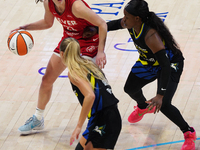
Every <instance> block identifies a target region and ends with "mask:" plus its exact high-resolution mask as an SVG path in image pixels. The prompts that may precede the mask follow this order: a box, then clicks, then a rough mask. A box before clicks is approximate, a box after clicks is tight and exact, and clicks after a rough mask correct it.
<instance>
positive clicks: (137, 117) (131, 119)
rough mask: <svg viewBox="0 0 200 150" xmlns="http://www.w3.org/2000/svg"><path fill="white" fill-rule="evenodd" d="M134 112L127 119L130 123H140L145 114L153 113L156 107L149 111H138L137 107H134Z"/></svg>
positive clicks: (147, 109)
mask: <svg viewBox="0 0 200 150" xmlns="http://www.w3.org/2000/svg"><path fill="white" fill-rule="evenodd" d="M134 109H135V110H134V111H133V112H132V113H131V114H130V116H129V117H128V121H129V122H130V123H136V122H138V121H140V120H141V119H142V118H143V116H144V115H145V114H146V113H154V111H155V109H156V106H155V107H154V108H153V109H152V110H150V109H149V108H146V109H140V108H139V107H138V106H134Z"/></svg>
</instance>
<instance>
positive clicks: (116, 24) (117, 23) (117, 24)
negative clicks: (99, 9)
mask: <svg viewBox="0 0 200 150" xmlns="http://www.w3.org/2000/svg"><path fill="white" fill-rule="evenodd" d="M121 20H122V18H121V19H118V20H112V21H109V22H107V26H108V31H113V30H118V29H123V27H122V26H121Z"/></svg>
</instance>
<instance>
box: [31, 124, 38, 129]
mask: <svg viewBox="0 0 200 150" xmlns="http://www.w3.org/2000/svg"><path fill="white" fill-rule="evenodd" d="M38 125H40V122H39V123H38V124H36V125H33V124H31V128H32V129H33V128H35V127H37V126H38Z"/></svg>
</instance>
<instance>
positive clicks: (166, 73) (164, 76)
mask: <svg viewBox="0 0 200 150" xmlns="http://www.w3.org/2000/svg"><path fill="white" fill-rule="evenodd" d="M155 57H156V59H157V61H158V63H159V65H160V67H161V73H160V76H159V84H158V88H157V94H160V95H164V94H165V91H166V88H167V85H168V82H169V79H170V75H171V67H170V61H169V58H168V56H167V53H166V51H165V49H162V50H160V51H158V52H156V53H155Z"/></svg>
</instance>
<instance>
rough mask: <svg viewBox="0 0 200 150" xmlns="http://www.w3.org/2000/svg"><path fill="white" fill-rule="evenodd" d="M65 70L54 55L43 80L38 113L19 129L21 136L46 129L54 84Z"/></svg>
mask: <svg viewBox="0 0 200 150" xmlns="http://www.w3.org/2000/svg"><path fill="white" fill-rule="evenodd" d="M65 68H66V67H65V66H64V64H63V63H62V61H61V59H60V57H59V56H57V55H56V54H53V55H52V56H51V58H50V60H49V63H48V65H47V69H46V73H45V75H44V76H43V78H42V83H41V85H40V90H39V98H38V104H37V108H36V112H35V114H34V115H33V117H30V118H29V119H28V120H27V121H26V123H25V124H24V125H23V126H21V127H19V129H18V131H19V132H20V133H21V134H30V133H31V132H32V130H41V129H43V128H44V119H43V112H44V109H45V107H46V105H47V103H48V102H49V100H50V97H51V93H52V89H53V83H54V82H55V80H56V79H57V78H58V76H59V75H60V74H61V73H62V72H63V70H65Z"/></svg>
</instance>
